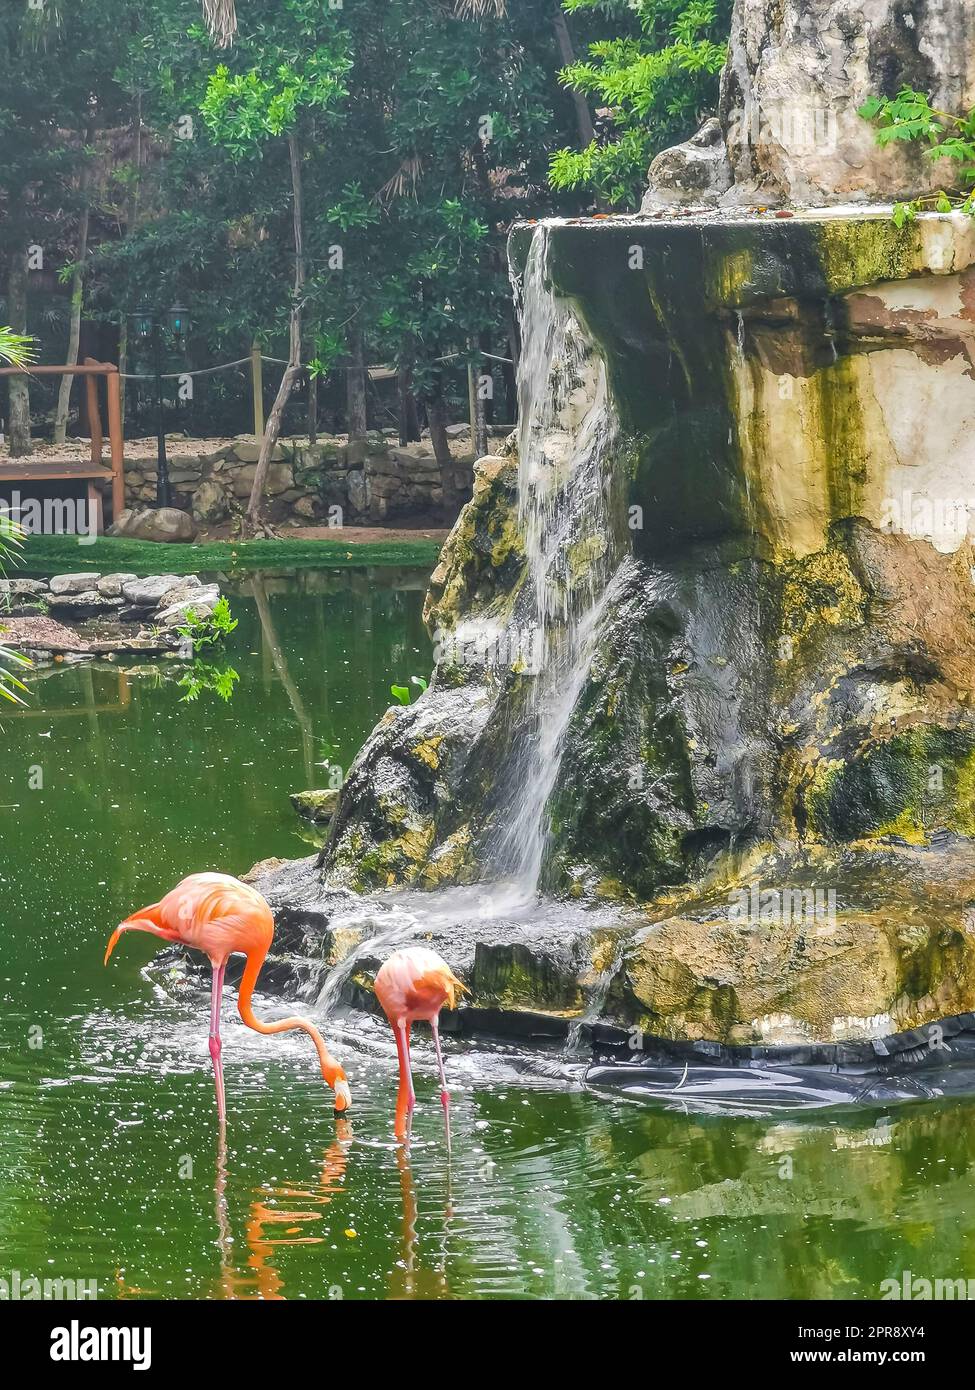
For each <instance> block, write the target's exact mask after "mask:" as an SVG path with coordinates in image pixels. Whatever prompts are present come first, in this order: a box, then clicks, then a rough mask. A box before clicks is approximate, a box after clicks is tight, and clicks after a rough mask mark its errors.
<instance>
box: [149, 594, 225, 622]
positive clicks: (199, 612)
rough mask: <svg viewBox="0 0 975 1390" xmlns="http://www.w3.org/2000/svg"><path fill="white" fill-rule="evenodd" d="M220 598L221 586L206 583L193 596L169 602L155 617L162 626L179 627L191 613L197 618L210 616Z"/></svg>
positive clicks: (154, 620)
mask: <svg viewBox="0 0 975 1390" xmlns="http://www.w3.org/2000/svg"><path fill="white" fill-rule="evenodd" d="M219 600H220V587H219V585H217V584H204V585H202V586H201V587H200V588H199V589H197V590H196V591H195V592H194V593H193V594H192V596H191V597H189V598H184V599H181V600H180V601H179V602H177V603H167V605H166V607H165V608H161V609H160V610H159V612H157V613H156V615H155V617H154V618H153V622H155V623H158V624H159V626H160V627H178V626H179V625H180V623H183V622H185V621H186V618H187V617H188V616H189V614H190V613H193V614H194V615H195V616H196V617H197V618H208V617H209V616H210V614H211V613H212V612H213V610H214V608H215V607H216V606H217V603H218V602H219Z"/></svg>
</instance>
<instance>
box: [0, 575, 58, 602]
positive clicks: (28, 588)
mask: <svg viewBox="0 0 975 1390" xmlns="http://www.w3.org/2000/svg"><path fill="white" fill-rule="evenodd" d="M47 591H48V582H47V580H46V579H0V599H2V598H37V597H38V596H39V595H41V594H46V593H47Z"/></svg>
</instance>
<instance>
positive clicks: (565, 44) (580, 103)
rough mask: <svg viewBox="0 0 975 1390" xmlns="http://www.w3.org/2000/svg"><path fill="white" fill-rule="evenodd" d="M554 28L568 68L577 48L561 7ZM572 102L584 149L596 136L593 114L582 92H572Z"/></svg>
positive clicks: (564, 65)
mask: <svg viewBox="0 0 975 1390" xmlns="http://www.w3.org/2000/svg"><path fill="white" fill-rule="evenodd" d="M552 28H553V29H554V30H555V42H556V44H557V45H558V50H559V57H560V58H561V60H562V66H563V67H564V68H567V67H568V66H569V65H570V64H571V63H574V62H575V60H576V55H575V50H574V49H573V47H572V38H571V36H570V34H569V26H568V24H567V23H566V19H565V15H564V14H563V12H562V9H561V7H559V8H557V9H556V11H555V13H554V14H553V16H552ZM572 104H573V105H574V106H575V110H576V128H577V129H578V131H579V143H580V145H581V146H582V148H583V149H585V148H586V146H587V145H591V144H592V142H593V140H595V138H596V132H595V130H593V125H592V116H591V115H590V114H589V103H588V102H587V101H586V98H585V97H584V96H583V94H582V92H573V93H572Z"/></svg>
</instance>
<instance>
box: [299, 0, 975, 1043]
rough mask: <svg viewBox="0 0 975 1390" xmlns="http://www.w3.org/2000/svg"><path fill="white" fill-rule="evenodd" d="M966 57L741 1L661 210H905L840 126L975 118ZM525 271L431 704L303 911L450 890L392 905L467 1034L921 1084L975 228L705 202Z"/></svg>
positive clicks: (902, 192) (968, 993) (961, 799)
mask: <svg viewBox="0 0 975 1390" xmlns="http://www.w3.org/2000/svg"><path fill="white" fill-rule="evenodd" d="M973 38H975V16H973V15H971V14H969V13H968V11H967V9H965V8H963V7H962V6H961V5H960V4H957V3H955V4H946V3H936V0H928V3H926V4H914V5H909V4H907V3H906V0H877V2H876V3H875V4H872V5H871V6H869V7H866V6H857V5H850V4H844V3H834V0H813V3H811V4H799V3H795V2H794V0H782V3H779V4H776V5H774V6H770V5H767V4H764V3H759V2H758V0H739V3H738V4H737V5H736V7H735V21H734V32H733V35H732V41H731V51H730V58H729V63H728V68H727V70H726V72H725V76H724V82H723V89H722V110H721V127H720V129H718V128H716V127H715V126H714V125H711V126H709V127H708V128H707V129H706V130H705V131H704V132H702V135H701V137H700V138H699V139H697V140H696V141H694V142H691V144H690V145H689V146H687V147H683V149H682V151H676V152H674V151H671V152H667V156H666V157H664V156H661V157H660V161H659V162H658V164H657V166H656V175H655V177H656V178H657V183H658V188H657V194H658V195H660V196H662V193H661V191H662V190H663V189H665V188H667V189H669V194H668V195H667V196H668V197H670V199H671V201H673V200H674V198H675V197H676V198H677V199H678V200H679V199H680V198H682V197H684V196H685V195H686V198H687V199H688V200H690V201H694V202H700V201H702V200H705V199H706V198H707V197H710V198H711V200H712V201H718V200H720V201H722V202H724V203H726V204H728V203H733V202H735V201H737V202H739V203H740V202H742V201H745V202H747V201H749V200H752V201H756V202H761V203H763V204H766V205H770V206H774V205H775V204H776V203H778V202H789V203H792V204H799V205H801V204H803V203H818V204H835V203H841V202H850V201H851V200H854V199H861V200H871V199H875V198H877V197H880V196H883V197H885V198H889V197H890V196H898V197H904V196H908V195H910V194H913V193H917V192H920V191H923V190H924V188H926V187H929V186H931V183H932V181H934V182H936V181H937V175H936V174H934V175H933V174H932V165H931V163H930V162H929V161H924V160H923V159H922V158H921V157H920V155H919V153H918V152H917V151H914V150H894V151H890V150H885V149H881V148H879V147H877V146H876V145H875V143H874V140H873V133H872V131H871V130H870V128H869V127H868V126H867V125H866V124H865V123H864V122H862V121H860V119H859V117H857V116H856V115H855V109H856V106H857V105H858V104H859V103H860V102H861V101H862V100H863V99H864V98H865V97H866V96H867V95H869V94H870V93H871V92H874V91H884V92H890V91H892V90H895V89H896V88H897V87H898V86H899V84H900V83H901V82H911V83H913V84H914V85H916V86H919V87H923V88H924V89H925V90H929V91H931V92H932V93H933V95H934V97H935V99H936V100H938V101H940V102H941V103H942V104H943V105H944V106H946V107H947V108H949V109H959V108H962V107H966V106H969V105H971V104H972V103H973V102H975V90H973V87H972V84H973V81H975V59H973V58H972V54H973V53H975V47H973V43H972V40H973ZM786 107H788V108H789V110H791V112H792V116H793V117H794V116H795V115H796V113H797V112H798V113H800V114H802V115H803V116H804V119H805V120H806V122H807V123H808V121H809V119H810V118H811V119H812V120H813V125H812V127H811V129H812V133H813V138H812V139H811V140H810V139H806V138H805V137H804V138H803V139H799V136H798V135H797V130H800V129H805V130H808V129H809V126H808V124H807V125H806V126H804V127H799V126H797V125H796V124H795V122H794V121H793V122H792V123H790V120H786V119H785V117H784V115H783V112H784V110H785V108H786ZM774 111H778V115H779V118H780V119H779V120H778V123H777V124H774V123H773V124H771V125H770V123H769V122H770V112H774ZM817 112H823V113H825V121H826V124H825V126H824V127H823V129H824V130H825V133H826V138H825V140H819V139H818V137H816V129H817V127H816V125H815V120H816V113H817ZM736 113H737V114H736ZM790 119H791V118H790ZM732 178H733V180H734V182H733V183H732ZM675 190H677V191H676V193H675ZM511 253H512V260H513V263H514V265H515V267H516V270H517V271H518V273H519V276H520V281H521V297H522V314H523V324H524V327H525V341H524V345H523V353H522V367H521V379H520V387H521V421H520V426H519V434H518V439H517V441H516V440H514V439H512V440H511V441H510V442H509V444H508V446H507V447H506V448H505V450H503V451H502V452H501V454H500V455H499V456H498V457H492V458H489V459H484V460H481V461H480V463H479V464H478V467H477V471H476V478H477V481H476V484H475V491H474V498H473V500H472V502H471V503H470V504H469V505H468V506H467V507H466V508H465V510H464V512H463V513H462V515H461V517H460V519H459V521H458V524H457V526H456V527H455V529H454V532H453V534H452V536H451V539H450V541H449V542H448V544H447V546H446V548H445V550H444V553H443V556H442V560H441V564H440V566H439V567H438V569H437V571H436V572H435V574H434V576H433V580H432V583H431V590H430V596H429V599H428V605H427V616H428V621H429V623H430V626H431V630H432V631H433V634H434V637H435V640H436V643H437V665H436V670H435V673H434V679H433V681H432V683H431V686H430V688H429V690H428V691H427V692H426V693H425V694H424V695H423V696H422V698H421V699H420V700H419V701H418V702H417V703H416V704H415V705H414V706H411V707H410V708H407V709H397V710H392V711H390V712H389V713H388V714H387V715H386V716H385V718H384V719H383V721H382V722H381V723H380V725H379V726H378V727H377V729H376V730H375V731H374V732H373V734H372V736H371V737H370V739H369V741H368V742H367V744H366V746H365V748H364V749H363V751H362V753H361V754H360V755H359V758H358V759H357V761H356V764H355V766H354V767H353V769H352V771H351V773H350V776H349V778H348V780H347V782H346V785H345V788H344V789H343V793H342V797H341V801H340V805H339V808H338V811H337V813H336V816H335V820H334V824H333V830H332V834H331V837H330V840H329V842H328V844H327V845H326V847H325V849H324V851H323V854H322V859H321V867H322V868H323V869H324V872H325V880H326V882H327V883H334V882H336V881H338V882H340V883H341V884H342V885H343V887H344V888H345V889H348V888H353V889H356V890H360V891H361V890H373V889H386V888H389V887H401V886H404V885H407V886H410V887H413V888H416V889H421V890H423V889H433V888H437V889H439V888H442V887H443V886H445V885H461V887H458V888H456V889H455V890H454V893H453V894H449V895H447V896H446V898H443V897H442V895H436V896H434V895H429V894H428V895H427V897H428V900H429V901H430V902H431V908H430V910H429V911H428V912H425V911H424V909H423V907H422V905H421V906H417V902H418V900H419V899H422V897H423V894H422V893H420V894H417V895H414V897H413V899H412V904H411V907H410V911H412V912H413V913H415V914H416V916H415V921H416V931H417V932H418V933H421V934H424V933H425V934H427V935H429V936H430V937H431V938H432V939H433V940H435V941H436V943H437V946H438V949H441V950H442V952H443V953H444V954H445V955H446V956H447V958H448V960H450V961H451V963H452V964H454V965H455V966H456V968H457V969H458V971H459V972H460V973H461V975H462V977H464V978H466V979H467V980H468V981H469V982H470V983H471V984H472V986H473V988H474V1005H475V1007H486V1008H488V1009H489V1010H491V1009H493V1010H494V1013H495V1014H496V1013H497V1011H498V1009H501V1011H502V1012H509V1013H510V1012H511V1011H515V1012H519V1011H520V1012H524V1011H525V1010H528V1011H530V1012H531V1014H532V1017H533V1018H536V1017H537V1016H538V1015H540V1014H543V1015H545V1016H547V1017H549V1018H550V1019H554V1018H557V1019H558V1020H559V1022H560V1023H561V1024H562V1025H563V1026H568V1021H569V1020H574V1021H575V1022H576V1023H581V1022H582V1021H586V1022H587V1023H588V1024H589V1025H591V1026H592V1027H593V1029H594V1030H595V1033H596V1035H597V1036H601V1037H604V1038H609V1040H610V1041H613V1040H614V1039H615V1040H616V1041H617V1042H618V1041H620V1040H622V1041H623V1042H624V1043H625V1042H627V1041H629V1045H630V1047H636V1048H641V1047H642V1048H646V1049H647V1050H650V1051H653V1050H655V1049H656V1050H658V1051H660V1050H661V1049H663V1050H664V1051H666V1050H667V1049H671V1050H673V1049H675V1048H676V1049H678V1050H679V1049H680V1048H684V1049H691V1050H694V1049H701V1050H703V1053H704V1054H705V1055H709V1056H712V1057H714V1056H721V1057H727V1056H731V1055H732V1054H731V1053H729V1052H728V1049H731V1050H732V1051H734V1050H735V1049H738V1050H740V1049H745V1050H746V1055H747V1056H752V1055H762V1056H764V1055H765V1054H766V1052H767V1051H768V1050H769V1049H772V1050H773V1051H774V1049H777V1048H778V1049H782V1048H785V1049H789V1050H791V1051H790V1053H789V1055H790V1056H793V1057H800V1058H805V1059H807V1060H808V1059H810V1058H811V1059H814V1060H816V1061H819V1062H822V1061H827V1062H830V1061H837V1062H850V1063H855V1064H856V1065H861V1064H862V1063H863V1062H864V1059H865V1058H867V1059H869V1058H870V1057H872V1056H880V1057H886V1056H887V1055H888V1054H890V1055H894V1054H896V1055H897V1056H898V1057H900V1058H901V1059H903V1058H904V1057H905V1056H906V1057H909V1058H912V1059H914V1060H917V1059H918V1058H921V1059H923V1058H924V1057H926V1056H927V1055H928V1053H929V1052H935V1051H938V1050H940V1049H941V1047H942V1045H943V1040H944V1038H945V1037H947V1036H949V1035H953V1034H956V1033H958V1032H959V1030H962V1031H965V1030H968V1031H971V1030H972V1028H973V1027H975V1016H973V1014H972V1013H971V1012H970V1011H971V1010H972V1009H973V1007H975V848H973V846H975V551H973V545H972V536H971V532H972V530H975V528H973V527H970V512H971V509H972V508H975V449H973V446H972V443H971V429H970V422H971V420H972V419H973V418H975V356H973V346H975V341H973V340H975V232H973V224H972V222H971V221H970V220H969V219H968V218H966V217H963V216H961V215H960V214H924V215H922V216H920V217H919V218H918V219H917V220H916V221H914V222H910V223H908V224H906V225H904V226H901V227H897V226H895V225H894V223H893V222H892V220H891V219H890V217H889V214H888V212H886V211H884V210H882V209H878V210H874V211H871V210H870V209H869V208H865V209H864V210H862V211H856V210H852V209H849V208H847V209H845V210H844V209H835V210H830V209H829V208H828V207H820V209H819V210H818V211H807V212H802V211H800V212H798V213H797V212H795V211H794V210H792V209H790V210H780V212H779V215H775V213H774V212H765V211H762V212H759V211H755V212H748V213H745V212H741V211H737V212H733V211H729V210H728V209H727V208H725V209H724V210H722V211H715V212H713V213H711V214H707V213H705V214H701V215H697V216H693V217H691V216H685V217H682V218H673V219H668V218H666V217H664V216H660V217H658V218H656V219H628V218H617V219H593V220H591V221H588V222H586V221H581V220H579V221H574V222H553V223H550V224H543V225H541V226H538V227H534V228H522V229H519V230H517V231H516V232H515V234H514V236H513V239H512V247H511ZM302 872H303V875H304V876H303V877H302V879H301V882H302V884H303V885H304V887H302V889H301V892H302V893H303V894H309V893H310V895H311V898H312V899H314V900H315V902H316V903H317V906H315V909H314V912H312V905H313V904H311V903H310V902H309V901H308V900H306V902H305V908H303V911H306V912H308V913H310V914H311V915H310V916H308V917H306V918H305V919H303V920H305V921H308V922H310V921H311V920H313V919H314V920H317V921H318V923H319V926H320V928H321V930H322V935H323V939H325V937H326V936H327V935H328V933H329V932H332V927H331V925H330V924H331V923H332V920H333V918H332V908H331V907H330V906H329V902H328V893H329V892H331V891H334V890H332V889H323V888H322V887H321V886H319V887H318V888H315V887H314V886H312V887H311V888H309V887H308V875H309V872H310V871H309V870H308V869H307V867H306V868H305V869H304V870H303V871H302ZM536 889H537V890H540V891H541V895H542V896H541V898H540V899H538V900H536V899H535V898H534V896H533V895H534V892H535V890H536ZM457 893H460V894H461V896H460V897H458V896H456V894H457ZM316 894H317V895H318V896H317V898H316ZM553 899H555V900H558V901H560V902H561V903H562V904H563V905H564V907H563V911H564V913H565V916H564V925H563V927H562V929H561V931H560V929H559V925H558V924H559V919H558V916H557V914H556V918H555V919H554V920H555V926H554V937H555V941H557V942H558V943H561V949H558V948H556V947H555V946H554V945H553V918H552V912H551V908H550V906H548V905H546V904H550V903H551V901H552V900H553ZM536 902H537V903H538V906H535V904H536ZM436 903H440V906H439V907H438V906H436V905H435V904H436ZM512 903H514V905H515V906H514V909H512V908H511V904H512ZM526 904H527V906H526ZM586 904H599V905H600V906H599V907H598V909H589V910H591V911H592V912H593V915H592V916H591V917H589V916H587V909H586V907H585V906H584V905H586ZM388 910H389V909H388V907H386V908H383V909H382V911H383V912H387V911H388ZM315 913H317V914H318V916H317V918H315ZM536 913H539V914H543V915H544V917H545V926H544V928H543V927H542V926H541V924H539V923H536V922H535V920H534V914H536ZM607 913H609V914H610V917H609V920H607V917H606V914H607ZM396 920H399V919H396ZM323 923H324V924H325V926H322V924H323ZM333 935H334V933H333ZM343 939H344V938H343ZM357 940H358V941H359V946H358V947H356V946H354V945H353V946H352V947H349V945H348V941H346V946H345V947H343V949H347V950H353V951H356V950H358V951H360V952H361V953H363V954H361V955H360V956H357V957H355V958H354V959H356V960H359V961H360V962H361V963H365V966H366V968H365V974H364V975H362V974H361V972H360V976H356V973H355V971H354V969H353V968H352V967H351V966H350V974H349V976H348V979H349V980H350V981H352V980H353V979H354V978H358V979H359V983H360V985H361V984H362V983H364V982H365V980H366V979H367V977H368V968H367V957H368V949H369V948H368V944H366V945H363V944H362V942H363V940H364V938H361V937H360V938H357ZM479 941H480V942H482V943H484V944H485V947H486V946H487V943H488V942H489V943H490V951H491V953H492V954H493V958H494V960H495V962H496V963H498V970H501V967H502V964H503V971H502V973H504V972H507V973H506V974H504V979H505V980H506V981H508V983H507V984H506V985H505V987H504V989H503V990H501V991H500V992H499V990H498V987H497V978H500V976H496V975H492V973H491V970H487V971H486V973H485V972H484V971H483V970H482V972H481V973H479V969H480V968H481V967H484V964H485V957H484V952H483V951H482V952H481V953H480V955H479V954H478V942H479ZM349 959H353V958H352V957H350V958H349ZM479 963H480V964H479ZM492 980H493V981H494V983H493V984H491V983H490V982H491V981H492ZM492 990H493V991H494V992H493V993H492ZM479 991H482V992H483V997H482V996H480V995H479ZM493 1016H494V1015H492V1017H493ZM918 1030H921V1031H920V1032H919V1031H918ZM634 1039H636V1042H634ZM797 1050H798V1051H797ZM735 1055H739V1054H735Z"/></svg>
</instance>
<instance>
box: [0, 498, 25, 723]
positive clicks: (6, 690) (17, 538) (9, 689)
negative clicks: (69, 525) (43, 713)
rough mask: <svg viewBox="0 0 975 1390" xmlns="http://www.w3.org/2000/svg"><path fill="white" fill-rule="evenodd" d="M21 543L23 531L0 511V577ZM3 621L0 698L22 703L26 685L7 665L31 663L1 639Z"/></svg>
mask: <svg viewBox="0 0 975 1390" xmlns="http://www.w3.org/2000/svg"><path fill="white" fill-rule="evenodd" d="M22 543H23V531H22V530H21V528H20V526H19V525H18V523H17V522H16V521H13V520H12V519H11V518H10V517H9V516H8V515H7V513H6V512H0V578H3V576H4V575H5V574H6V570H7V566H8V565H10V564H11V563H15V562H16V561H17V559H18V558H19V556H18V552H19V551H20V548H21V545H22ZM2 637H3V623H2V621H0V700H8V701H9V702H11V703H12V704H15V705H23V704H25V703H26V702H25V701H24V700H23V699H22V698H21V697H22V695H23V694H26V692H27V687H26V686H25V685H24V684H23V682H22V681H20V680H18V679H17V677H16V676H15V675H13V674H12V673H11V671H10V670H9V669H8V667H11V666H13V667H15V668H18V669H22V668H24V667H27V666H30V665H31V664H32V663H31V661H30V660H29V659H28V658H27V657H26V656H22V655H21V653H20V652H18V651H14V649H13V648H12V647H8V646H7V645H6V644H5V643H4V642H3V640H2Z"/></svg>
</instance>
